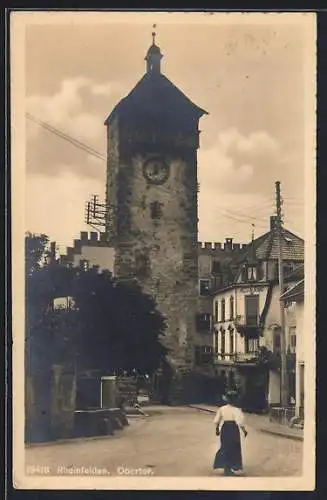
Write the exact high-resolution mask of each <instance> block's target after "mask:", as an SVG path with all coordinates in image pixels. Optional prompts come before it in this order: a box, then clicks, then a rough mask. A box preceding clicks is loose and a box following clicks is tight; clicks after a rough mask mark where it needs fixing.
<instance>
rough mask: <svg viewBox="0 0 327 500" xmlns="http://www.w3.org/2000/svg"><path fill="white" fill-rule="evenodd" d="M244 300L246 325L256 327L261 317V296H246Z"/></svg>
mask: <svg viewBox="0 0 327 500" xmlns="http://www.w3.org/2000/svg"><path fill="white" fill-rule="evenodd" d="M244 298H245V322H246V325H249V326H256V325H257V324H258V317H259V295H246V296H245V297H244Z"/></svg>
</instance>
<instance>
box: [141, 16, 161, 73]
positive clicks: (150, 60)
mask: <svg viewBox="0 0 327 500" xmlns="http://www.w3.org/2000/svg"><path fill="white" fill-rule="evenodd" d="M156 27H157V25H156V24H153V25H152V28H153V29H154V30H155V28H156ZM156 36H157V34H156V31H152V45H151V47H150V48H149V50H148V52H147V55H146V57H145V60H146V70H147V73H160V61H161V59H162V57H163V56H162V54H161V52H160V49H159V47H158V46H157V45H156Z"/></svg>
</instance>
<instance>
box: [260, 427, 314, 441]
mask: <svg viewBox="0 0 327 500" xmlns="http://www.w3.org/2000/svg"><path fill="white" fill-rule="evenodd" d="M258 431H260V432H263V433H265V434H273V435H274V436H280V437H283V438H286V439H293V440H295V441H303V439H304V438H303V436H300V435H296V434H288V433H287V432H282V431H276V430H273V429H265V428H261V429H260V428H259V429H258Z"/></svg>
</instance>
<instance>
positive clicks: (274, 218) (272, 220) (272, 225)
mask: <svg viewBox="0 0 327 500" xmlns="http://www.w3.org/2000/svg"><path fill="white" fill-rule="evenodd" d="M277 220H278V219H277V215H271V216H270V231H274V230H275V229H276V228H277Z"/></svg>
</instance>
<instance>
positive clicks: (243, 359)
mask: <svg viewBox="0 0 327 500" xmlns="http://www.w3.org/2000/svg"><path fill="white" fill-rule="evenodd" d="M258 358H259V351H252V352H247V353H244V352H236V353H233V354H230V353H221V352H220V353H216V354H215V363H226V364H229V363H231V364H254V363H255V362H256V361H257V360H258Z"/></svg>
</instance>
